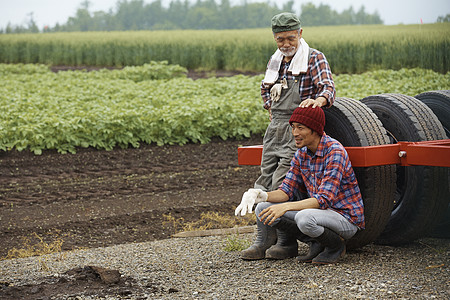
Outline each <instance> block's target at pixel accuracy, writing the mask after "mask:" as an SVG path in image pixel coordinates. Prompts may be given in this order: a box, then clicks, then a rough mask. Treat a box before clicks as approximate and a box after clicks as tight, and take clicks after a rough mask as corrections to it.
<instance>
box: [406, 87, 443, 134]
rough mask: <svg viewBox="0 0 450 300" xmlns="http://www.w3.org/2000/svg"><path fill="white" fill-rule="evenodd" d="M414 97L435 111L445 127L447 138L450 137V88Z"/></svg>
mask: <svg viewBox="0 0 450 300" xmlns="http://www.w3.org/2000/svg"><path fill="white" fill-rule="evenodd" d="M414 98H416V99H419V100H420V101H422V102H423V103H425V105H426V106H428V107H429V108H430V109H431V110H432V111H433V113H434V114H435V115H436V117H437V118H438V119H439V121H440V122H441V124H442V126H443V127H444V130H445V134H446V136H447V139H450V90H444V91H431V92H425V93H422V94H419V95H417V96H414Z"/></svg>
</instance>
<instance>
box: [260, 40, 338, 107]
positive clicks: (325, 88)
mask: <svg viewBox="0 0 450 300" xmlns="http://www.w3.org/2000/svg"><path fill="white" fill-rule="evenodd" d="M269 64H270V61H269ZM269 64H268V65H269ZM290 64H291V61H289V62H284V61H283V62H282V63H281V66H280V71H279V76H278V78H279V79H281V78H286V80H288V79H294V76H292V73H288V69H289V66H290ZM272 86H273V85H265V84H264V82H263V83H262V84H261V97H262V99H263V102H264V108H265V109H269V108H271V106H272V99H270V89H271V88H272ZM299 91H300V99H301V101H303V100H306V99H309V98H310V99H317V98H318V97H320V96H323V97H325V98H326V99H327V102H328V105H327V107H330V106H332V105H333V102H334V98H335V97H336V90H335V88H334V81H333V76H332V74H331V68H330V65H329V64H328V61H327V59H326V58H325V55H324V54H323V53H322V52H320V51H317V50H315V49H312V52H311V55H310V58H309V61H308V70H307V71H306V73H305V74H300V84H299Z"/></svg>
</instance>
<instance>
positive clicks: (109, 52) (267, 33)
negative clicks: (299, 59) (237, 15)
mask: <svg viewBox="0 0 450 300" xmlns="http://www.w3.org/2000/svg"><path fill="white" fill-rule="evenodd" d="M303 37H304V38H305V40H306V41H307V42H308V43H309V45H310V46H311V47H313V48H316V49H319V50H321V51H322V52H324V53H325V55H326V57H327V58H328V60H329V62H330V65H331V68H332V70H333V72H334V73H336V74H341V73H350V74H353V73H361V72H365V71H368V70H376V69H394V70H399V69H401V68H415V67H420V68H425V69H432V70H435V71H437V72H441V73H445V72H447V71H449V68H450V66H449V61H450V51H449V49H450V24H449V23H440V24H424V25H397V26H384V25H365V26H334V27H333V26H322V27H305V28H304V32H303ZM275 50H276V45H275V43H274V41H273V36H272V33H271V30H270V28H267V29H252V30H220V31H219V30H178V31H132V32H72V33H46V34H9V35H0V63H41V64H50V65H69V66H117V67H122V66H140V65H143V64H145V63H148V62H150V61H162V60H165V61H168V62H169V63H170V64H177V65H180V66H183V67H185V68H188V69H203V70H238V71H254V72H263V71H264V70H265V68H266V64H267V61H268V59H269V57H270V56H271V55H272V54H273V52H274V51H275Z"/></svg>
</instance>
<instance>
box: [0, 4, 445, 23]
mask: <svg viewBox="0 0 450 300" xmlns="http://www.w3.org/2000/svg"><path fill="white" fill-rule="evenodd" d="M82 1H83V0H0V28H5V27H6V26H7V24H8V23H11V24H12V25H13V26H14V25H22V26H26V25H27V21H28V20H30V13H32V16H33V19H34V20H35V22H36V24H37V25H38V27H39V29H41V30H42V28H43V27H44V26H45V25H48V26H50V27H53V26H54V25H55V24H56V23H59V24H64V23H66V21H67V19H68V18H69V17H71V16H74V15H75V12H76V10H77V9H78V8H79V7H80V3H81V2H82ZM117 1H118V0H90V3H91V6H90V11H91V12H93V11H99V10H102V11H105V12H106V11H109V10H110V9H113V11H115V7H116V3H117ZM153 1H154V0H144V2H145V3H151V2H153ZM190 1H197V0H190ZM244 1H245V0H230V3H231V4H233V5H236V4H241V3H243V2H244ZM287 1H288V0H247V3H253V2H269V3H272V4H273V3H277V6H278V7H281V5H282V4H283V3H286V2H287ZM170 2H171V0H162V3H163V6H164V7H167V6H168V4H169V3H170ZM308 2H312V3H314V4H315V5H316V6H318V5H319V4H320V3H322V4H327V5H329V6H330V7H331V8H332V9H334V10H336V11H338V12H341V11H343V10H344V9H347V8H349V7H350V6H353V9H354V10H355V11H356V10H358V9H359V8H360V7H361V6H362V5H364V7H365V11H366V13H374V12H375V11H377V12H378V13H379V15H380V17H381V19H382V20H383V21H384V24H386V25H396V24H418V23H420V22H423V23H434V22H436V19H437V18H438V17H439V16H445V15H447V14H450V0H316V1H313V0H295V1H294V8H295V9H298V11H297V13H299V12H300V6H301V4H302V3H308ZM216 3H220V0H216Z"/></svg>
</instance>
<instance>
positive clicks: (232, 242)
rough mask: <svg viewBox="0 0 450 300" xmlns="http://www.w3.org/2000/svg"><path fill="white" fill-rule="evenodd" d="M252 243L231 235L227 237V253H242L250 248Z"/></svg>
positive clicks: (225, 248)
mask: <svg viewBox="0 0 450 300" xmlns="http://www.w3.org/2000/svg"><path fill="white" fill-rule="evenodd" d="M250 244H251V242H250V241H248V240H246V239H241V238H239V235H237V234H235V235H229V236H228V237H227V241H226V245H225V247H224V250H225V251H228V252H231V251H242V250H244V249H247V248H248V247H250Z"/></svg>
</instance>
